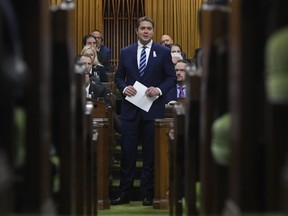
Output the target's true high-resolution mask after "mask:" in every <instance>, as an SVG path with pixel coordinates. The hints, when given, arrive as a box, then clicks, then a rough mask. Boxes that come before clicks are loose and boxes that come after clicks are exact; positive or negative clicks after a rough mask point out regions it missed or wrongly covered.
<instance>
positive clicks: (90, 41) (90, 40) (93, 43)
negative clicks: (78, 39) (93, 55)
mask: <svg viewBox="0 0 288 216" xmlns="http://www.w3.org/2000/svg"><path fill="white" fill-rule="evenodd" d="M96 44H97V42H96V40H95V38H93V37H89V38H87V40H86V45H90V46H94V47H95V48H96Z"/></svg>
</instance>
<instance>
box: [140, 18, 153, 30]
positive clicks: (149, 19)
mask: <svg viewBox="0 0 288 216" xmlns="http://www.w3.org/2000/svg"><path fill="white" fill-rule="evenodd" d="M144 21H147V22H150V23H151V24H152V27H153V28H154V20H153V19H151V18H150V17H148V16H143V17H140V18H139V19H138V20H137V23H136V29H138V28H139V26H140V23H141V22H144Z"/></svg>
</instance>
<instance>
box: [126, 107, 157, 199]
mask: <svg viewBox="0 0 288 216" xmlns="http://www.w3.org/2000/svg"><path fill="white" fill-rule="evenodd" d="M121 127H122V146H121V150H122V159H121V178H120V192H121V193H126V192H128V191H129V190H130V189H131V188H132V187H133V182H134V177H135V170H136V159H137V146H138V144H139V143H141V144H142V154H143V168H142V175H141V185H140V186H141V190H142V193H143V194H144V195H153V192H154V120H152V121H151V120H150V121H147V120H143V119H142V117H141V112H140V111H139V112H138V114H137V116H136V118H135V119H133V120H125V119H122V125H121Z"/></svg>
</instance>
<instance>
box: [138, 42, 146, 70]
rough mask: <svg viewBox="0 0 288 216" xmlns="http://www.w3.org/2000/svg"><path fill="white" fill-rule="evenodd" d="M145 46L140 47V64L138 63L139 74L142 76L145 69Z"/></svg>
mask: <svg viewBox="0 0 288 216" xmlns="http://www.w3.org/2000/svg"><path fill="white" fill-rule="evenodd" d="M146 48H147V46H143V47H142V51H141V55H140V63H139V74H140V76H142V75H143V74H144V69H145V67H146V51H145V49H146Z"/></svg>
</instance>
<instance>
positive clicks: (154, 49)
mask: <svg viewBox="0 0 288 216" xmlns="http://www.w3.org/2000/svg"><path fill="white" fill-rule="evenodd" d="M136 34H137V36H138V43H135V44H132V45H130V46H127V47H125V48H123V49H122V50H121V55H120V61H119V65H118V68H117V72H116V74H115V84H116V85H117V87H118V88H119V90H120V92H122V93H123V95H124V97H126V96H127V97H133V96H135V95H136V94H137V89H135V88H134V87H133V85H134V83H135V82H136V81H138V82H140V83H142V84H143V85H145V86H146V87H147V89H146V91H145V95H146V96H147V97H148V98H149V97H158V98H157V99H156V100H155V101H154V102H153V104H152V106H151V108H150V109H149V111H148V112H146V111H144V110H142V109H141V108H139V107H137V106H135V105H133V104H132V103H130V102H129V101H128V100H126V99H123V102H122V107H121V120H122V124H121V126H122V146H121V150H122V159H121V167H120V169H121V177H120V188H119V189H120V192H121V194H120V196H119V197H117V198H116V199H113V200H111V204H112V205H118V204H124V203H128V202H129V196H127V194H128V193H129V190H130V189H131V188H132V186H133V181H134V175H135V163H136V156H137V146H138V144H139V142H141V144H142V152H143V168H142V175H141V185H140V186H141V190H142V193H143V196H144V197H143V205H152V202H153V193H154V120H155V118H164V112H165V94H166V93H167V92H168V91H169V90H170V89H171V88H173V87H174V86H175V85H176V76H175V69H174V65H173V63H172V59H171V54H170V50H169V49H168V48H167V47H165V46H162V45H160V44H156V43H155V42H153V40H152V37H153V35H154V21H153V20H152V19H151V18H149V17H141V18H139V19H138V21H137V25H136Z"/></svg>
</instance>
